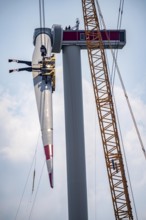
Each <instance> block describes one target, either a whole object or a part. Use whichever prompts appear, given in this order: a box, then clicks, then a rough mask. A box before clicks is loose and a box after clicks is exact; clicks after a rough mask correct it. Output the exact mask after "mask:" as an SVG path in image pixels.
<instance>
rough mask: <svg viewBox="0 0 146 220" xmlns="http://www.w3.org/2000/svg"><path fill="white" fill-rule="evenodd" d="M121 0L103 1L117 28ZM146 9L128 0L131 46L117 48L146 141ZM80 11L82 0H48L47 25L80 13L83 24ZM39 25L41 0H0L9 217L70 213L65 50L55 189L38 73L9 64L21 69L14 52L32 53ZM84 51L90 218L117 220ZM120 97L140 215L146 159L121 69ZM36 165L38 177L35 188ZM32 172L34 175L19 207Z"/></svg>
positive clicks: (3, 191)
mask: <svg viewBox="0 0 146 220" xmlns="http://www.w3.org/2000/svg"><path fill="white" fill-rule="evenodd" d="M119 3H120V1H117V0H110V1H106V0H102V1H101V0H100V1H99V4H100V7H101V10H102V13H103V17H104V20H105V23H106V26H107V28H109V29H110V28H111V29H116V26H117V18H118V9H119ZM145 10H146V1H145V0H139V1H136V0H129V1H125V3H124V11H123V18H122V29H125V30H126V45H125V47H124V48H123V49H122V50H119V53H118V65H119V68H120V72H121V75H122V78H123V81H124V84H125V87H126V90H127V93H128V96H129V99H130V102H131V105H132V109H133V112H134V115H135V118H136V121H137V124H138V128H139V130H140V133H141V137H142V139H143V143H144V146H145V147H146V136H145V133H146V88H145V85H146V62H145V57H146V44H145V42H144V40H145V36H146V28H145V20H146V13H145ZM82 16H83V15H82V7H81V1H77V0H74V1H69V0H62V1H59V0H56V1H45V23H46V27H50V28H51V27H52V25H53V24H61V25H62V27H63V28H64V27H65V26H68V25H71V26H74V25H75V20H76V18H79V20H80V28H81V29H83V18H82ZM37 27H39V7H38V1H36V0H25V1H24V0H21V1H19V0H13V1H11V0H5V1H2V0H0V28H1V34H0V51H1V55H0V57H1V60H0V61H1V62H0V63H1V69H0V219H3V220H10V219H11V220H12V219H22V220H23V219H32V220H33V219H35V220H40V219H51V220H58V219H63V220H68V208H67V174H66V148H65V147H66V146H65V122H64V91H63V66H62V54H57V55H56V91H55V93H54V94H53V120H54V181H55V187H54V189H53V190H52V189H51V188H50V186H49V180H48V175H47V169H46V166H44V167H43V164H44V160H45V158H44V154H43V145H42V140H41V134H40V127H39V121H38V113H37V108H36V103H35V96H34V89H33V82H32V75H31V73H29V72H21V73H13V74H9V73H8V70H9V69H11V68H15V67H16V68H17V64H9V63H8V59H9V58H16V59H24V60H31V59H32V53H33V49H34V46H33V43H32V42H33V32H34V29H35V28H37ZM81 55H82V85H83V106H84V132H85V152H86V171H87V172H86V173H87V174H86V176H87V195H88V219H89V220H98V219H99V220H107V219H109V220H113V219H114V213H113V208H112V202H111V196H110V190H109V185H108V179H107V173H106V167H105V161H104V155H103V148H102V143H101V137H100V132H99V127H98V120H97V115H96V109H95V102H94V96H93V88H92V83H91V78H90V70H89V65H88V58H87V53H86V51H82V52H81ZM107 56H108V63H109V66H110V67H111V65H112V58H111V54H110V52H109V51H108V52H107ZM18 66H19V65H18ZM115 97H116V101H117V107H118V112H119V119H120V124H121V129H122V134H123V137H124V147H125V148H124V149H125V152H126V158H127V163H128V168H129V173H130V178H131V185H132V188H133V194H134V198H135V205H136V208H137V214H138V219H139V220H145V219H146V211H145V210H146V171H145V162H146V161H145V159H144V156H143V153H142V150H141V147H140V144H139V141H138V138H137V135H136V132H135V129H134V126H133V123H132V120H131V117H130V113H129V110H128V107H127V104H126V101H125V97H124V95H123V91H122V89H121V86H120V82H119V80H118V76H116V82H115ZM34 154H35V155H36V157H35V159H34ZM34 168H35V169H36V180H35V190H34V193H33V194H32V180H33V170H34ZM42 170H43V172H42ZM29 171H30V176H29V178H28V182H27V184H26V190H25V192H24V195H23V199H22V202H21V206H20V208H19V212H18V213H17V210H18V207H19V204H20V199H21V197H22V194H23V191H24V186H25V183H26V179H27V177H28V174H29ZM41 174H42V176H41ZM40 176H41V178H40ZM39 180H40V182H39ZM130 196H131V192H130ZM34 200H35V203H34ZM132 207H133V203H132ZM103 210H104V211H103ZM16 214H18V215H17V218H15V217H16ZM134 216H135V213H134ZM135 219H136V218H135Z"/></svg>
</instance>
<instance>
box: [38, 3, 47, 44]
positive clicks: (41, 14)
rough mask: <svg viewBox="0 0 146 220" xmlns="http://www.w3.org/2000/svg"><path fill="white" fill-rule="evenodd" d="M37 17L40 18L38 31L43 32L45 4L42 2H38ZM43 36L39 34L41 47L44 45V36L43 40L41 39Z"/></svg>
mask: <svg viewBox="0 0 146 220" xmlns="http://www.w3.org/2000/svg"><path fill="white" fill-rule="evenodd" d="M39 17H40V29H41V32H43V33H44V32H45V4H44V0H39ZM42 36H43V35H42V34H41V45H43V44H44V45H46V42H45V41H46V39H45V35H44V39H43V37H42Z"/></svg>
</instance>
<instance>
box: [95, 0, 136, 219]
mask: <svg viewBox="0 0 146 220" xmlns="http://www.w3.org/2000/svg"><path fill="white" fill-rule="evenodd" d="M121 3H122V4H121ZM121 5H122V7H121ZM97 6H98V10H100V7H99V4H98V3H97ZM123 6H124V1H123V2H121V1H120V7H119V12H120V11H121V18H120V16H119V17H118V23H117V27H118V28H120V27H121V23H122V14H123ZM121 8H122V9H121ZM120 9H121V10H120ZM100 14H101V10H100ZM102 19H103V16H102ZM118 24H119V25H118ZM109 43H110V42H109ZM115 59H116V62H117V56H116V58H115ZM113 63H114V61H113ZM115 69H116V65H115ZM113 86H114V85H113ZM113 101H114V104H115V111H116V115H117V122H118V127H119V132H120V138H121V144H122V149H123V154H124V158H125V163H126V170H127V175H128V179H129V184H130V190H131V196H132V200H133V205H134V211H135V215H136V220H138V215H137V210H136V205H135V200H134V194H133V189H132V184H131V180H130V174H129V169H128V164H127V159H126V153H125V149H124V143H123V138H122V132H121V127H120V122H119V117H118V111H117V106H116V102H115V97H114V94H113Z"/></svg>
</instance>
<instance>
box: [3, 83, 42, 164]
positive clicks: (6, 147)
mask: <svg viewBox="0 0 146 220" xmlns="http://www.w3.org/2000/svg"><path fill="white" fill-rule="evenodd" d="M26 91H27V92H26ZM0 93H1V94H0V95H1V98H0V105H1V108H0V121H1V124H0V133H1V140H0V154H1V155H3V156H4V157H7V158H9V159H11V160H26V159H29V157H30V155H32V152H33V150H34V145H35V144H36V139H37V135H38V131H39V124H38V116H37V110H36V106H35V98H34V94H33V93H34V92H33V89H32V88H31V89H30V88H28V87H27V86H26V85H23V87H22V88H21V89H20V90H19V91H18V94H15V96H14V95H12V94H11V93H10V91H8V90H7V91H5V90H3V89H1V92H0ZM28 94H29V95H28Z"/></svg>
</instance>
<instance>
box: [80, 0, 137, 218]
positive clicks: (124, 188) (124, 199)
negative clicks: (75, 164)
mask: <svg viewBox="0 0 146 220" xmlns="http://www.w3.org/2000/svg"><path fill="white" fill-rule="evenodd" d="M82 8H83V17H84V26H85V36H86V43H87V50H88V58H89V64H90V71H91V77H92V83H93V89H94V95H95V102H96V108H97V113H98V118H99V125H100V131H101V137H102V143H103V149H104V156H105V161H106V167H107V173H108V179H109V185H110V191H111V197H112V202H113V208H114V213H115V219H116V220H119V219H129V220H132V219H133V214H132V208H131V202H130V198H129V193H128V185H127V180H126V176H125V170H124V164H123V159H122V152H121V147H120V140H119V135H118V129H117V123H116V116H115V110H114V103H113V99H112V93H111V87H110V81H109V76H108V70H107V64H106V58H105V52H104V46H103V42H102V38H101V33H100V26H99V21H98V17H97V13H96V7H95V2H94V0H82ZM94 31H97V34H94ZM91 39H94V40H91Z"/></svg>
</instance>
